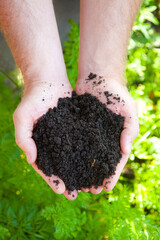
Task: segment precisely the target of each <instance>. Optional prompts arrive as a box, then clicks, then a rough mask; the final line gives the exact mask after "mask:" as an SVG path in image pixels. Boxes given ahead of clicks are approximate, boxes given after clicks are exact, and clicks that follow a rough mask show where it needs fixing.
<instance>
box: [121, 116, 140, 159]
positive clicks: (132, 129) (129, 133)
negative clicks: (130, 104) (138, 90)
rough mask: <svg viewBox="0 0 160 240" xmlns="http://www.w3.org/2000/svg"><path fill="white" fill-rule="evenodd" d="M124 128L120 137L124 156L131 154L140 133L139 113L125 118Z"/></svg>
mask: <svg viewBox="0 0 160 240" xmlns="http://www.w3.org/2000/svg"><path fill="white" fill-rule="evenodd" d="M123 128H124V129H123V131H122V133H121V137H120V144H121V151H122V152H123V153H124V154H129V153H130V151H131V148H132V143H133V141H134V139H135V138H136V137H137V135H138V132H139V123H138V116H137V113H136V114H132V115H130V116H127V117H126V118H125V121H124V125H123Z"/></svg>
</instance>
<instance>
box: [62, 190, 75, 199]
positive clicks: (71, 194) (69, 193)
mask: <svg viewBox="0 0 160 240" xmlns="http://www.w3.org/2000/svg"><path fill="white" fill-rule="evenodd" d="M63 194H64V196H65V197H66V198H67V199H68V200H75V199H76V198H77V194H78V193H77V191H76V190H74V191H68V190H66V191H65V192H64V193H63Z"/></svg>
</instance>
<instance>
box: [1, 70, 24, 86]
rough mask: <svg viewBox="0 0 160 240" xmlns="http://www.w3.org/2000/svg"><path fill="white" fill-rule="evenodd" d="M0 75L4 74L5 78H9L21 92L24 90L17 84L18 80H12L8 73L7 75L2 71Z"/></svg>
mask: <svg viewBox="0 0 160 240" xmlns="http://www.w3.org/2000/svg"><path fill="white" fill-rule="evenodd" d="M0 73H2V74H3V75H4V76H5V77H7V78H8V79H9V80H10V81H11V82H12V83H13V84H14V85H15V86H16V87H17V88H18V89H19V90H22V89H21V87H20V86H19V85H18V83H17V82H16V80H14V79H13V78H11V77H10V76H9V75H8V74H7V73H5V72H4V71H2V70H0Z"/></svg>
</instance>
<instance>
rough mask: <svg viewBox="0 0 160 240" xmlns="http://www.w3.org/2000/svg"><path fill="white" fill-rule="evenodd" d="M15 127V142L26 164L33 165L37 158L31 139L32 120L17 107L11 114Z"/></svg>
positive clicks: (34, 145)
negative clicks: (22, 153)
mask: <svg viewBox="0 0 160 240" xmlns="http://www.w3.org/2000/svg"><path fill="white" fill-rule="evenodd" d="M13 121H14V126H15V140H16V143H17V145H18V146H19V147H20V148H21V149H22V150H23V151H24V153H25V154H26V157H27V161H28V163H31V164H32V163H33V162H35V161H36V158H37V148H36V144H35V142H34V140H33V139H32V130H33V120H32V118H31V117H30V116H29V115H28V113H27V114H25V112H24V109H23V110H22V108H21V107H18V108H17V109H16V111H15V112H14V114H13Z"/></svg>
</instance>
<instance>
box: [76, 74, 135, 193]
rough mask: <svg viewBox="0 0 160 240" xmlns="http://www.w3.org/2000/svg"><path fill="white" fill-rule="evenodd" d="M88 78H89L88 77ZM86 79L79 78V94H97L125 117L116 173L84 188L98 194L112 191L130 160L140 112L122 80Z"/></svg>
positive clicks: (108, 105)
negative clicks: (98, 184) (103, 191)
mask: <svg viewBox="0 0 160 240" xmlns="http://www.w3.org/2000/svg"><path fill="white" fill-rule="evenodd" d="M86 79H88V78H87V77H86ZM86 79H78V81H77V84H76V89H75V90H76V92H77V94H79V95H80V94H84V93H85V92H87V93H90V94H91V95H94V96H96V97H97V98H98V99H99V100H100V101H101V102H102V103H105V104H106V107H107V108H109V109H110V110H111V111H112V112H115V113H117V114H120V115H122V116H123V117H124V118H125V121H124V125H123V131H122V133H121V137H120V146H121V153H122V158H121V160H120V163H119V164H118V165H117V168H116V173H115V175H113V176H110V177H109V178H108V179H104V182H103V186H99V187H98V188H97V189H96V188H95V187H94V186H92V188H90V189H84V188H82V190H83V191H84V192H88V191H89V190H90V191H91V192H92V193H94V194H98V193H100V192H101V191H102V190H103V189H104V190H106V191H111V190H112V189H113V188H114V186H115V185H116V183H117V181H118V179H119V176H120V174H121V172H122V170H123V168H124V166H125V164H126V162H127V160H128V157H129V154H130V151H131V147H132V143H133V141H134V139H135V138H136V136H137V135H138V131H139V125H138V113H137V107H136V103H135V102H134V100H133V99H132V97H131V96H130V94H129V92H128V91H127V88H126V87H125V86H123V85H122V83H121V81H120V80H115V79H108V78H105V77H102V78H99V77H98V76H97V77H96V78H94V79H91V80H86ZM100 81H101V82H100ZM99 82H100V83H99ZM98 83H99V84H98ZM105 91H108V92H109V93H110V94H111V93H112V96H109V97H108V103H109V104H107V98H106V96H105V94H104V92H105ZM114 97H116V98H117V99H118V98H120V100H119V99H118V100H117V99H114Z"/></svg>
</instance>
